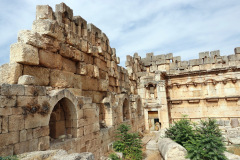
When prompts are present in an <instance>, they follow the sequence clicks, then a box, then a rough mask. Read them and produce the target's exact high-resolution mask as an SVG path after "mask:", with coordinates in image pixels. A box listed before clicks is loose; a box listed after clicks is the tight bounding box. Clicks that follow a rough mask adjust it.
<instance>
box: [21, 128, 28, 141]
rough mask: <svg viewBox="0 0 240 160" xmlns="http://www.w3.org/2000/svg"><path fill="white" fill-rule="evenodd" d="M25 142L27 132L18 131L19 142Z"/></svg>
mask: <svg viewBox="0 0 240 160" xmlns="http://www.w3.org/2000/svg"><path fill="white" fill-rule="evenodd" d="M26 140H27V130H21V131H20V142H24V141H26Z"/></svg>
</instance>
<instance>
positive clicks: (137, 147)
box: [113, 124, 143, 160]
mask: <svg viewBox="0 0 240 160" xmlns="http://www.w3.org/2000/svg"><path fill="white" fill-rule="evenodd" d="M129 130H130V126H128V125H124V124H121V125H120V126H119V127H118V129H117V138H118V140H117V141H115V142H114V143H113V148H114V150H115V151H117V152H122V153H123V156H124V158H125V159H131V160H141V159H142V158H143V156H142V150H141V149H142V145H141V139H140V137H139V135H138V133H128V131H129Z"/></svg>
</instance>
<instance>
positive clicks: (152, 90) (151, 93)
mask: <svg viewBox="0 0 240 160" xmlns="http://www.w3.org/2000/svg"><path fill="white" fill-rule="evenodd" d="M145 88H146V95H145V96H146V98H152V99H155V98H157V93H156V84H154V83H148V84H146V85H145Z"/></svg>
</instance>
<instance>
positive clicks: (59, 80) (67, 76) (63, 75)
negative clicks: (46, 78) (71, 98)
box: [50, 70, 74, 88]
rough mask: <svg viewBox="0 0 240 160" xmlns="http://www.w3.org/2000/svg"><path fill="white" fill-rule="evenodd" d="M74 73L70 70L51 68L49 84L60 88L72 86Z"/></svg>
mask: <svg viewBox="0 0 240 160" xmlns="http://www.w3.org/2000/svg"><path fill="white" fill-rule="evenodd" d="M73 77H74V74H73V73H71V72H65V71H59V70H51V73H50V86H52V87H61V88H73V79H74V78H73Z"/></svg>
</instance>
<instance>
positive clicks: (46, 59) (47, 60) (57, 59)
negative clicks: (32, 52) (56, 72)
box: [39, 50, 63, 69]
mask: <svg viewBox="0 0 240 160" xmlns="http://www.w3.org/2000/svg"><path fill="white" fill-rule="evenodd" d="M39 63H40V65H42V66H44V67H47V68H54V69H62V63H63V61H62V56H61V55H60V54H55V53H52V52H49V51H46V50H39Z"/></svg>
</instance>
